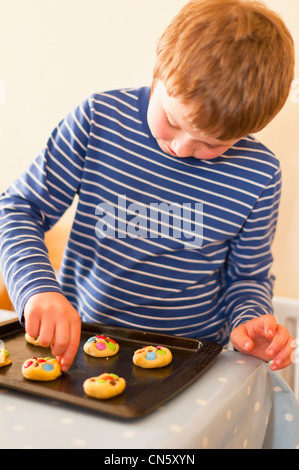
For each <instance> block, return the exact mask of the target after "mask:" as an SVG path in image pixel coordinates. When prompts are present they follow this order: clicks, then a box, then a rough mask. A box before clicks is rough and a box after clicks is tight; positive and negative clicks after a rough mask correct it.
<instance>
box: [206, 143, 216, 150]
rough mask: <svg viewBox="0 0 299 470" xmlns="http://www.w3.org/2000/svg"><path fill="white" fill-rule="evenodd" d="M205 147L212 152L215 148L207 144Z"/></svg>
mask: <svg viewBox="0 0 299 470" xmlns="http://www.w3.org/2000/svg"><path fill="white" fill-rule="evenodd" d="M205 146H206V147H207V149H208V150H214V148H216V147H212V146H211V145H209V144H205Z"/></svg>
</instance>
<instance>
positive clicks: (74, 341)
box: [60, 321, 81, 372]
mask: <svg viewBox="0 0 299 470" xmlns="http://www.w3.org/2000/svg"><path fill="white" fill-rule="evenodd" d="M80 336H81V322H80V321H74V322H73V323H72V324H71V329H70V341H69V345H68V348H67V349H66V351H65V352H64V354H63V355H62V356H61V358H60V364H61V369H62V371H63V372H66V371H67V370H68V369H69V368H70V367H71V365H72V363H73V361H74V359H75V356H76V354H77V350H78V347H79V344H80Z"/></svg>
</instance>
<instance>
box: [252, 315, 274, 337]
mask: <svg viewBox="0 0 299 470" xmlns="http://www.w3.org/2000/svg"><path fill="white" fill-rule="evenodd" d="M245 328H246V331H247V333H248V335H249V337H250V338H257V337H259V338H260V337H261V336H263V337H264V338H267V339H271V338H272V337H273V336H274V334H275V330H276V318H275V317H274V316H273V315H262V316H260V317H257V318H255V319H253V320H250V321H249V322H248V323H246V324H245Z"/></svg>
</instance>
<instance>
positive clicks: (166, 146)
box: [147, 81, 238, 160]
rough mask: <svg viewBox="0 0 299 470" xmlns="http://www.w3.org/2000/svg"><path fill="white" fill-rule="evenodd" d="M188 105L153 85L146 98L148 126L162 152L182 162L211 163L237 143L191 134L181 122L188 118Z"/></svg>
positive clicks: (195, 131) (195, 133)
mask: <svg viewBox="0 0 299 470" xmlns="http://www.w3.org/2000/svg"><path fill="white" fill-rule="evenodd" d="M189 111H190V104H189V103H188V104H186V103H183V102H182V101H180V100H178V99H177V98H173V97H171V96H169V95H168V93H167V91H166V88H165V86H164V84H163V83H162V82H161V81H159V82H157V84H156V86H155V88H154V90H153V92H152V95H151V97H150V102H149V107H148V114H147V119H148V125H149V128H150V130H151V133H152V134H153V136H154V137H155V139H156V140H157V142H158V144H159V146H160V148H161V149H162V150H163V152H165V153H168V154H169V155H172V156H175V157H179V158H185V157H194V158H198V159H204V160H211V159H212V158H216V157H219V156H220V155H222V153H223V152H225V151H226V150H227V149H229V148H230V147H231V146H232V145H234V144H235V143H236V142H237V140H238V139H236V140H230V141H226V142H223V141H220V140H217V139H215V138H213V137H211V136H208V135H207V134H205V133H204V132H203V131H199V130H194V129H193V128H192V127H191V125H190V123H188V121H187V120H186V119H185V118H184V116H188V114H189Z"/></svg>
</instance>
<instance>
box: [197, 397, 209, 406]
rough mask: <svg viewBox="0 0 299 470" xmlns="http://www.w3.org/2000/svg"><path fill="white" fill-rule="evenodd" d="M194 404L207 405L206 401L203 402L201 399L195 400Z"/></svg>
mask: <svg viewBox="0 0 299 470" xmlns="http://www.w3.org/2000/svg"><path fill="white" fill-rule="evenodd" d="M196 403H197V404H198V405H203V406H205V405H206V404H207V401H206V400H203V399H202V398H198V399H197V400H196Z"/></svg>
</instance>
